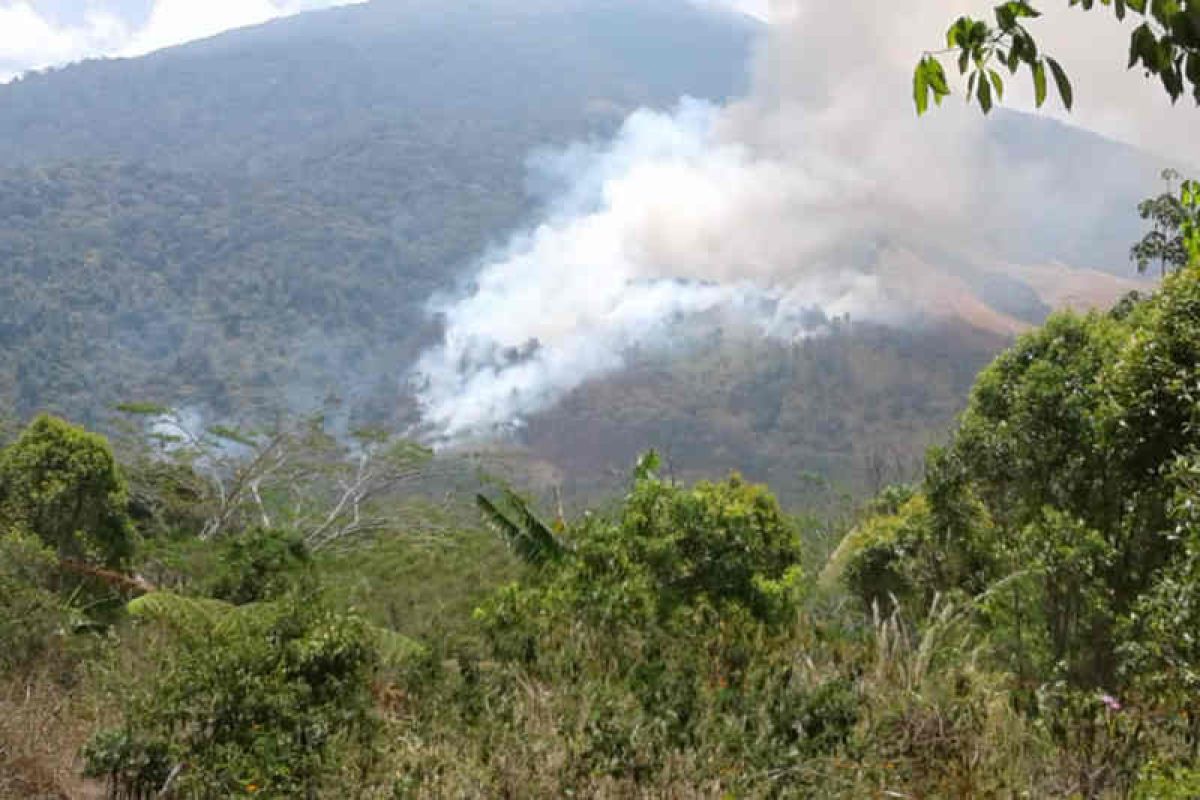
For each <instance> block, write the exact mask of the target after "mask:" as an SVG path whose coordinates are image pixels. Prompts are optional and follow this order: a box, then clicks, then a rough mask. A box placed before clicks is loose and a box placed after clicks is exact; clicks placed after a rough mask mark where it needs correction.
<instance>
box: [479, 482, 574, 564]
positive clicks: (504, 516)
mask: <svg viewBox="0 0 1200 800" xmlns="http://www.w3.org/2000/svg"><path fill="white" fill-rule="evenodd" d="M501 502H502V503H503V505H504V507H505V508H503V509H502V508H501V507H500V506H499V505H497V504H496V503H494V502H492V501H491V500H490V499H488V497H487V496H485V495H482V494H478V495H476V496H475V504H476V505H477V506H478V507H479V510H480V511H481V512H482V513H483V519H484V522H485V523H486V524H487V526H488V527H489V528H491V529H492V530H493V531H495V532H496V533H497V534H498V535H499V536H500V537H501V538H502V539H504V541H505V542H506V543H507V544H508V546H509V547H511V548H512V550H513V552H514V553H516V554H517V556H518V557H519V558H520V559H521V560H522V561H524V562H525V563H527V564H530V565H532V566H535V567H540V566H544V565H545V564H548V563H551V562H554V561H558V560H559V559H561V558H562V556H563V555H564V554H565V553H566V551H567V547H566V545H565V544H564V543H563V542H562V541H561V540H560V539H559V538H558V537H557V536H555V535H554V532H553V531H551V530H550V528H549V527H548V526H547V525H546V524H545V523H544V522H542V521H541V520H540V519H538V517H537V515H536V514H534V513H533V511H532V510H531V509H530V508H529V503H528V502H526V501H525V500H524V499H523V498H522V497H521V496H520V495H518V494H517V493H516V492H514V491H512V490H511V489H504V490H503V495H502V501H501Z"/></svg>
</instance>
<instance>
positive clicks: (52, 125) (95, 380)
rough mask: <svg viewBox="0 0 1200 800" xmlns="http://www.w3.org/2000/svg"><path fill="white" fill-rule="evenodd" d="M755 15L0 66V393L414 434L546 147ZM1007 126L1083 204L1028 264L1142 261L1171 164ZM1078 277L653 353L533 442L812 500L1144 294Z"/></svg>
mask: <svg viewBox="0 0 1200 800" xmlns="http://www.w3.org/2000/svg"><path fill="white" fill-rule="evenodd" d="M761 32H762V28H761V25H760V24H759V23H756V22H754V21H753V20H751V19H749V18H747V17H742V16H739V15H735V14H732V13H725V12H720V11H716V10H713V9H712V8H702V7H700V6H698V5H695V4H693V3H691V2H688V1H687V0H655V2H647V1H646V0H471V1H470V2H460V3H442V2H434V0H374V2H371V3H369V4H366V5H358V6H349V7H343V8H339V9H334V10H329V11H324V12H318V13H309V14H303V15H300V16H296V17H292V18H288V19H283V20H277V21H275V22H272V23H269V24H267V25H263V26H260V27H256V28H250V29H244V30H239V31H234V32H230V33H227V34H224V35H221V36H218V37H215V38H213V39H209V40H205V41H201V42H196V43H193V44H189V45H186V46H182V47H178V48H173V49H170V50H166V51H162V52H159V53H155V54H153V55H151V56H148V57H144V58H140V59H132V60H104V61H92V62H87V63H83V64H79V65H75V66H71V67H68V68H64V69H59V70H54V71H50V72H47V73H43V74H36V75H31V76H28V77H26V78H24V79H21V80H19V81H17V82H15V83H13V84H10V85H7V86H0V140H3V141H4V142H5V143H6V147H4V148H2V149H0V266H2V270H0V407H2V405H9V406H11V407H12V408H13V409H14V410H15V411H16V412H17V413H18V414H20V415H27V414H29V413H32V412H33V411H35V410H52V411H58V412H61V413H64V414H66V415H69V416H71V417H73V418H75V419H77V420H79V421H81V422H84V423H87V424H91V425H99V426H103V425H104V424H105V422H106V420H108V419H109V415H110V409H111V407H112V405H113V404H114V403H117V402H120V401H126V400H146V401H154V402H160V403H166V404H171V405H177V406H188V407H192V408H195V409H197V410H199V411H201V412H202V413H204V414H206V415H210V416H212V417H216V418H224V419H243V420H244V419H251V418H257V419H261V418H263V417H264V416H266V415H267V414H268V413H269V412H272V411H277V410H284V411H290V412H297V411H306V410H311V409H314V408H317V407H318V406H321V405H322V404H324V403H325V402H326V401H327V400H329V399H331V398H334V397H336V398H338V399H339V400H340V401H341V406H340V407H341V408H342V409H343V410H344V412H345V416H346V417H347V418H348V421H349V422H361V421H372V422H383V423H387V424H391V425H394V426H403V425H404V424H406V423H407V422H410V421H412V419H413V406H412V400H411V397H410V396H409V393H408V392H407V391H406V388H405V386H404V385H403V382H404V380H405V375H406V371H407V369H408V367H409V365H411V364H412V363H413V361H414V359H415V357H416V355H417V354H418V353H420V352H421V351H422V350H423V349H424V348H425V347H426V346H428V345H429V344H430V343H431V342H433V341H435V340H436V339H437V337H438V335H439V323H438V320H437V319H433V318H431V317H430V315H429V314H428V313H427V311H426V307H427V302H428V300H429V298H430V297H431V296H433V295H435V294H436V293H437V292H439V291H443V290H447V289H450V288H451V287H453V286H455V285H457V284H459V283H460V282H461V281H462V280H463V279H464V278H469V275H470V268H471V266H472V265H473V264H474V263H475V262H476V261H477V259H478V258H479V257H480V256H481V255H482V254H484V253H486V252H487V251H488V249H489V248H490V247H493V246H495V245H496V244H498V243H499V242H501V241H503V240H504V239H505V238H506V237H507V236H508V235H509V233H510V232H511V231H512V230H514V229H518V228H520V227H521V226H523V225H526V224H528V223H529V222H530V221H531V220H533V219H535V218H536V214H537V210H538V200H537V193H536V192H534V191H531V189H532V188H533V187H530V186H529V185H528V184H527V181H528V177H527V176H528V171H527V168H526V167H527V159H528V158H529V156H530V154H532V153H536V152H537V151H538V150H540V149H545V148H554V147H561V146H563V145H565V144H567V143H570V142H575V141H580V140H589V139H597V140H598V139H604V138H606V137H608V136H609V135H610V134H611V133H612V132H613V131H614V130H615V129H616V128H617V126H618V125H619V124H620V123H621V121H622V120H623V119H624V118H625V117H626V116H627V114H628V113H629V112H630V111H632V110H633V109H635V108H638V107H642V106H649V107H655V108H667V107H670V106H673V105H674V104H675V103H676V102H677V101H678V99H679V98H680V96H682V95H692V96H697V97H701V98H711V99H714V100H717V101H721V100H725V99H728V98H731V97H736V96H738V95H740V94H741V93H742V92H743V91H744V90H745V88H746V86H747V84H748V74H747V67H746V65H747V64H748V63H749V55H750V53H751V51H752V48H753V47H754V44H755V42H756V40H757V38H758V37H759V36H760V34H761ZM994 135H995V141H996V143H997V146H998V147H1000V148H1002V149H1007V150H1010V151H1011V152H1012V153H1013V154H1014V156H1019V155H1020V154H1021V153H1022V152H1023V151H1026V150H1029V149H1033V150H1040V151H1045V150H1047V149H1049V150H1052V151H1053V150H1054V149H1055V148H1061V151H1062V153H1063V157H1062V158H1061V159H1060V160H1059V163H1058V164H1057V166H1056V167H1055V170H1054V171H1053V173H1052V174H1046V175H1040V176H1033V178H1031V179H1036V180H1038V181H1040V182H1041V184H1040V185H1044V186H1046V187H1047V190H1046V208H1047V214H1048V215H1049V216H1052V217H1053V218H1054V219H1055V220H1059V219H1061V220H1062V221H1061V223H1055V224H1054V225H1047V226H1046V227H1045V228H1043V229H1040V230H1038V231H1035V232H1032V233H1031V234H1029V235H1028V236H1026V235H1020V236H1016V235H1014V236H1012V237H1010V238H1011V241H1010V242H1009V244H1010V245H1011V253H1010V254H1009V255H1010V256H1011V258H1012V260H1013V261H1014V262H1015V263H1029V259H1033V258H1041V259H1044V260H1045V259H1049V260H1052V261H1062V262H1065V263H1070V264H1075V265H1080V266H1086V267H1092V268H1095V269H1097V270H1101V271H1105V272H1112V273H1121V272H1126V271H1127V270H1128V265H1127V262H1126V260H1125V248H1127V246H1128V244H1129V242H1130V241H1131V240H1132V239H1133V238H1135V237H1136V235H1137V234H1138V231H1139V229H1140V228H1139V223H1138V220H1137V219H1136V217H1135V216H1134V214H1133V213H1132V208H1133V205H1134V204H1135V203H1136V201H1137V200H1138V199H1140V198H1141V197H1143V196H1144V195H1146V194H1147V193H1148V191H1153V189H1154V188H1156V187H1155V185H1154V184H1153V175H1154V174H1155V172H1154V171H1155V170H1156V169H1157V167H1158V165H1157V164H1156V163H1155V162H1154V160H1153V159H1150V158H1148V157H1146V156H1144V155H1143V154H1140V153H1137V152H1136V151H1134V150H1132V149H1131V148H1127V147H1123V146H1119V145H1115V144H1113V143H1111V142H1107V141H1104V140H1102V139H1100V138H1099V137H1096V136H1092V135H1090V134H1086V133H1083V132H1080V131H1078V130H1074V129H1069V128H1066V127H1065V126H1061V125H1058V124H1057V123H1051V122H1047V121H1044V120H1038V119H1033V118H1030V117H1025V116H1022V115H1017V114H1002V115H999V118H998V119H997V121H996V126H995V133H994ZM1097 163H1103V164H1106V167H1107V168H1106V170H1105V171H1104V172H1103V174H1102V175H1099V176H1096V175H1089V172H1090V171H1094V168H1093V165H1094V164H1097ZM1148 176H1149V177H1148ZM1084 178H1088V180H1084ZM980 190H981V191H984V192H986V191H989V190H990V187H980ZM1055 209H1060V210H1064V211H1065V210H1066V209H1071V211H1072V213H1071V214H1066V213H1062V214H1058V213H1056V212H1055ZM1085 212H1086V213H1085ZM1078 220H1084V221H1083V222H1080V221H1078ZM1097 220H1100V221H1103V224H1098V223H1097ZM927 257H929V258H936V256H927ZM1063 269H1065V268H1063V267H1061V265H1051V266H1050V267H1049V268H1047V269H1035V270H1034V271H1033V272H1026V273H1019V272H1017V271H1014V270H1011V269H1009V267H1008V266H1007V265H1006V264H999V263H998V264H995V265H991V266H988V267H986V268H980V269H975V270H972V271H970V272H969V273H968V275H969V280H968V281H967V282H965V283H964V282H963V281H962V280H960V279H955V281H947V282H939V283H937V285H935V286H932V287H931V288H930V291H931V292H932V294H931V298H932V300H931V305H934V306H936V307H938V308H940V309H941V310H942V312H943V313H942V314H941V315H940V316H938V317H937V318H935V319H932V320H931V321H930V322H929V324H927V325H924V326H918V327H917V328H915V329H913V330H909V331H896V330H890V329H886V328H880V327H877V326H861V325H857V326H846V327H844V328H843V329H839V330H837V331H835V332H834V333H833V334H832V335H831V336H828V337H822V338H819V339H815V340H812V341H806V342H801V343H796V344H794V345H789V346H782V345H774V344H765V343H762V342H756V341H753V340H750V339H747V338H746V337H744V336H740V335H737V334H733V333H730V334H728V335H727V336H723V337H719V340H716V341H714V342H712V343H711V346H710V347H706V348H704V349H702V350H701V351H698V352H693V353H689V354H688V355H686V356H684V357H666V356H663V355H662V354H659V355H654V354H642V355H641V356H639V357H637V358H634V359H633V360H632V365H631V366H630V368H629V369H627V370H626V371H624V372H622V373H620V374H617V375H614V376H610V377H608V378H606V379H602V380H598V381H593V382H590V383H588V384H586V385H584V386H582V387H580V388H579V389H578V390H577V391H576V392H574V393H573V394H571V395H570V396H569V397H568V398H566V400H565V401H564V402H562V403H561V404H559V405H558V406H557V407H555V408H553V409H551V410H549V411H547V412H545V413H543V414H540V415H538V416H536V417H535V418H533V419H531V420H530V421H529V424H528V425H527V426H526V427H525V429H524V430H523V431H522V432H521V434H520V435H519V437H518V439H517V441H516V443H515V446H516V447H517V448H519V449H522V450H524V451H525V453H526V454H527V456H528V458H529V459H530V460H531V461H532V462H537V463H543V462H544V463H545V464H547V465H548V466H547V469H548V473H549V474H551V475H554V476H555V480H556V481H558V482H560V483H563V484H564V485H573V486H576V487H577V488H578V489H579V492H580V493H583V494H588V493H591V491H592V489H594V488H595V487H596V486H598V485H600V484H603V483H604V480H602V479H601V478H598V477H597V476H603V475H607V474H611V473H612V471H613V470H616V469H618V468H623V467H624V466H626V465H627V464H628V462H629V460H630V459H631V458H632V456H633V454H634V453H636V452H637V450H639V449H641V448H643V447H645V446H649V445H658V446H661V447H663V448H664V449H665V450H668V451H670V454H671V457H672V460H673V462H675V463H677V465H678V468H679V469H680V470H683V471H689V470H692V471H695V470H700V469H701V467H702V466H703V467H704V468H705V469H715V470H718V471H720V470H723V469H725V468H729V467H739V468H742V469H745V470H746V471H747V472H748V473H750V474H751V475H752V476H753V477H757V478H770V479H771V480H772V482H773V483H775V484H777V485H778V486H779V487H780V488H781V489H782V490H783V492H784V493H785V494H789V493H791V494H792V495H793V496H796V495H797V494H803V493H805V492H807V491H809V489H811V484H812V481H811V480H810V477H811V476H810V473H818V474H819V475H821V476H823V479H832V480H835V481H838V482H846V483H849V484H852V485H863V484H864V483H871V482H873V481H875V479H874V478H871V477H870V475H868V473H872V474H876V477H878V473H880V471H881V469H882V468H881V467H880V464H881V463H884V462H886V464H885V466H886V469H883V471H884V472H887V473H889V475H890V476H891V477H903V476H904V475H907V474H910V473H911V472H912V469H911V468H912V465H913V464H915V463H916V462H917V461H918V460H919V458H920V454H921V452H922V451H923V448H924V447H925V446H927V445H928V444H929V443H930V442H931V441H935V440H936V439H937V437H938V435H939V434H940V432H941V431H943V430H945V429H946V427H947V426H948V425H949V424H950V422H951V421H952V420H953V418H954V415H955V414H956V413H957V411H958V410H959V409H960V408H961V405H962V402H963V398H964V397H965V393H966V390H967V387H968V386H969V385H970V380H971V378H972V376H973V375H974V372H975V370H976V369H977V368H978V367H979V366H980V365H982V364H983V363H985V362H986V360H987V358H988V357H989V356H990V355H992V354H993V353H994V352H995V351H996V349H998V348H999V347H1001V346H1003V344H1004V343H1005V342H1007V341H1009V338H1010V337H1011V336H1012V335H1013V334H1014V333H1015V332H1017V331H1019V330H1021V329H1022V328H1023V327H1025V326H1026V325H1028V324H1029V323H1030V322H1036V321H1038V320H1039V319H1041V318H1043V317H1044V316H1045V314H1046V313H1047V312H1048V311H1049V309H1050V308H1051V307H1052V306H1055V305H1058V304H1059V303H1060V302H1063V301H1065V300H1068V299H1070V298H1072V297H1073V298H1075V299H1076V300H1079V299H1080V298H1083V299H1084V301H1086V303H1100V304H1102V303H1104V302H1106V301H1108V300H1110V299H1111V298H1112V297H1115V296H1116V295H1117V294H1119V293H1121V292H1123V291H1125V290H1127V288H1128V285H1127V284H1126V283H1124V282H1122V281H1115V280H1110V279H1108V278H1105V277H1104V276H1100V275H1096V274H1092V275H1091V277H1089V278H1088V279H1086V280H1084V281H1083V284H1084V286H1083V287H1082V288H1081V286H1080V285H1079V284H1080V277H1079V275H1080V273H1077V272H1072V271H1070V270H1068V271H1067V273H1061V274H1060V272H1059V271H1056V270H1063ZM1068 273H1069V274H1068ZM1072 286H1074V287H1075V288H1074V289H1071V288H1070V287H1072ZM1072 292H1073V294H1072ZM867 433H869V434H870V435H871V436H872V437H873V441H876V442H886V444H885V445H878V446H875V445H872V446H874V447H875V450H874V451H871V450H869V449H868V445H867V444H866V438H865V434H867ZM881 448H882V449H881ZM793 490H794V491H793Z"/></svg>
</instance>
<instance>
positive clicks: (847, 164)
mask: <svg viewBox="0 0 1200 800" xmlns="http://www.w3.org/2000/svg"><path fill="white" fill-rule="evenodd" d="M952 13H953V11H952V10H951V9H949V8H948V4H947V3H946V2H944V1H943V0H913V2H906V3H902V4H901V3H894V4H880V3H877V2H872V1H871V0H850V2H846V3H839V4H837V7H836V8H831V7H830V6H829V5H828V4H817V3H815V2H813V3H809V2H801V3H797V4H794V5H793V4H788V5H786V6H785V4H782V3H776V4H774V5H773V6H772V14H771V15H772V19H773V20H774V24H773V25H772V26H771V33H770V35H769V42H768V43H767V45H766V46H765V47H764V48H763V51H762V53H761V54H760V57H759V58H758V62H757V64H756V80H755V87H754V91H753V92H752V93H751V95H750V96H749V97H748V98H746V99H745V100H743V101H740V102H738V103H735V104H732V105H730V106H728V107H724V108H717V107H713V106H710V105H706V104H704V103H699V102H696V101H691V100H685V101H683V102H682V103H681V104H680V105H679V107H678V108H677V109H676V110H675V111H674V112H673V113H669V114H666V113H655V112H652V111H639V112H637V113H635V114H634V115H633V116H632V117H630V118H629V120H628V121H627V122H626V123H625V125H624V126H623V128H622V129H621V131H620V132H619V134H618V135H617V136H616V138H615V139H614V141H612V142H610V143H606V144H603V145H592V146H576V147H574V148H570V149H568V150H567V151H565V152H563V153H559V154H557V155H555V156H549V157H542V158H540V159H537V160H536V161H535V163H534V168H535V173H536V174H537V176H538V177H539V178H540V179H541V180H540V185H542V186H545V187H551V189H552V190H554V196H555V198H556V199H555V200H554V201H552V202H550V203H549V204H548V210H547V212H546V215H545V217H544V221H543V222H542V223H541V224H540V225H539V226H538V227H536V228H535V229H533V230H531V231H527V232H523V233H521V234H519V235H517V236H514V237H513V238H512V240H511V241H510V242H509V243H508V245H507V246H506V247H505V248H503V249H502V250H501V251H500V252H499V253H497V254H496V255H494V256H493V257H491V258H490V259H487V260H486V262H485V263H484V264H483V265H482V267H481V268H480V270H479V273H478V275H477V276H476V278H475V280H474V285H473V287H472V288H471V290H470V291H469V292H467V293H466V294H464V295H463V296H460V297H455V298H441V299H439V300H437V301H435V303H434V308H435V310H436V311H437V312H439V313H440V314H441V315H443V319H444V324H445V338H444V341H443V343H442V344H441V345H440V346H439V347H437V348H436V349H434V350H431V351H429V352H427V353H426V354H425V355H424V356H423V357H422V358H421V359H420V362H419V363H418V365H417V367H416V370H415V379H416V381H417V388H418V395H419V399H420V402H421V406H422V410H423V413H424V418H425V422H426V423H427V424H428V425H430V426H431V428H432V429H433V430H434V431H435V432H436V435H439V436H441V437H445V438H448V439H457V438H462V437H469V436H472V435H477V434H482V433H487V432H490V431H494V430H495V429H496V428H497V427H504V426H510V425H514V424H519V423H520V420H521V419H522V417H523V416H525V415H528V414H530V413H532V412H536V411H538V410H540V409H542V408H544V407H546V406H548V405H550V404H552V403H553V402H554V401H555V400H556V399H558V398H559V397H561V396H562V395H563V394H564V393H565V392H567V391H569V390H571V389H572V388H574V387H576V386H578V385H580V384H582V383H583V382H585V381H587V380H588V379H590V378H593V377H596V376H599V375H603V374H605V373H606V372H610V371H613V370H617V369H619V368H620V367H621V366H622V364H623V363H624V358H625V354H626V352H627V351H628V350H629V349H630V348H634V347H644V346H665V345H666V344H667V343H669V342H672V341H673V340H674V338H675V337H676V335H678V334H679V331H680V330H681V328H680V326H679V325H678V323H679V321H680V320H681V319H684V318H687V317H688V316H690V315H696V314H701V313H705V314H713V313H720V314H723V315H726V316H729V317H732V318H733V319H739V320H741V321H742V323H743V324H744V325H745V326H747V327H750V328H752V329H756V330H758V331H760V332H761V333H762V334H763V335H770V336H778V337H789V338H794V337H797V336H804V335H808V334H809V333H811V332H812V330H813V327H812V320H813V314H811V313H805V312H806V311H811V310H812V309H813V308H814V307H815V308H818V309H820V310H821V312H822V313H823V314H824V315H825V316H826V317H832V316H840V315H843V314H849V315H851V316H853V317H856V318H860V319H861V318H868V319H876V320H883V321H893V322H894V321H897V320H899V319H905V318H911V317H913V316H917V315H922V314H929V313H934V314H958V315H971V314H974V315H976V316H982V317H986V316H987V315H989V314H992V315H993V316H997V315H995V314H994V312H992V311H991V310H990V309H988V308H987V307H986V306H984V305H983V304H982V303H979V302H978V301H977V300H975V299H974V297H973V295H972V294H971V293H970V291H969V290H968V288H967V287H968V285H969V284H970V282H971V279H972V276H973V275H978V274H980V273H981V272H986V271H987V270H988V269H991V268H995V267H996V266H998V265H999V264H1000V263H1002V262H1003V260H1004V259H1006V258H1009V257H1011V256H1012V255H1013V253H1014V252H1016V250H1018V249H1019V248H1018V247H1017V245H1018V244H1021V243H1020V242H1015V241H1014V240H1015V239H1016V238H1017V237H1014V232H1016V231H1021V230H1025V229H1027V228H1030V227H1036V226H1040V227H1041V228H1042V229H1045V228H1046V226H1047V225H1051V224H1053V221H1052V220H1050V219H1045V218H1044V217H1046V212H1045V211H1044V210H1043V209H1044V206H1045V203H1044V202H1043V201H1044V199H1045V197H1046V196H1047V189H1048V182H1052V181H1054V180H1055V179H1056V178H1055V176H1056V175H1058V174H1060V173H1059V172H1057V171H1056V170H1057V167H1058V166H1060V165H1057V164H1056V163H1054V162H1055V161H1056V160H1057V161H1062V160H1068V159H1069V156H1066V155H1064V154H1061V153H1046V154H1044V156H1043V158H1044V159H1045V160H1044V161H1040V162H1039V161H1034V162H1026V163H1014V162H1013V160H1012V157H1011V153H1008V152H1006V151H1004V150H1003V148H1000V147H998V146H997V144H996V143H995V141H994V140H993V138H990V137H989V136H988V133H987V128H986V127H985V125H986V123H985V121H984V120H983V119H982V118H981V116H980V115H979V114H978V112H977V111H974V110H971V109H968V108H966V107H965V105H964V104H963V103H962V101H961V100H958V101H957V102H954V101H952V102H951V103H950V105H949V106H948V107H947V108H944V109H941V110H940V111H939V112H938V113H936V114H934V115H932V116H930V117H928V118H926V119H923V120H917V119H916V117H915V114H914V112H913V110H912V105H911V97H910V83H909V81H910V75H911V67H912V62H913V60H914V54H915V53H919V52H920V49H921V48H922V46H923V45H924V44H925V43H927V42H928V41H929V38H930V36H931V35H933V36H935V37H936V32H937V31H938V30H940V29H941V28H943V27H944V25H945V24H946V22H947V20H948V18H949V16H951V15H952ZM1085 211H1086V210H1085V209H1083V210H1081V209H1080V208H1078V207H1076V208H1073V209H1072V213H1074V214H1076V215H1078V214H1080V213H1084V212H1085ZM1025 244H1027V243H1025ZM1047 256H1049V254H1047ZM985 321H987V320H985ZM991 322H992V323H994V324H996V325H999V326H1003V325H1004V324H1005V323H1004V322H1003V321H1000V322H997V321H996V320H994V319H993V320H991Z"/></svg>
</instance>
